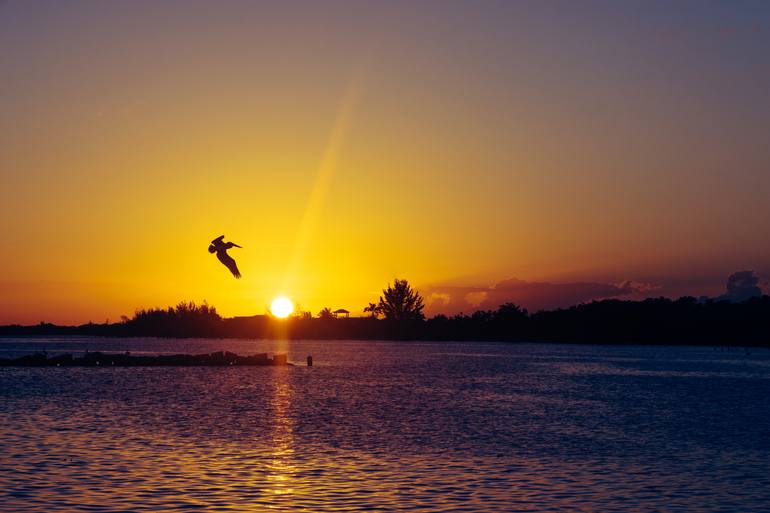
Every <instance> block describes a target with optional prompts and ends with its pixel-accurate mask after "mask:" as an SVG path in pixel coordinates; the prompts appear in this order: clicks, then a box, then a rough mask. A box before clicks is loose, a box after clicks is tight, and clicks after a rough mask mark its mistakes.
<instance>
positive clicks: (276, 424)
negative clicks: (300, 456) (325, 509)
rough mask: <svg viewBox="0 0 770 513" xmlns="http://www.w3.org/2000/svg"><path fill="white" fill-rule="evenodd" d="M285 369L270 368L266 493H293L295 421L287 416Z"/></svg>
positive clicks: (288, 388) (289, 393) (289, 392)
mask: <svg viewBox="0 0 770 513" xmlns="http://www.w3.org/2000/svg"><path fill="white" fill-rule="evenodd" d="M289 370H290V369H287V368H273V369H272V372H273V396H272V398H271V400H270V414H271V416H272V419H273V428H272V433H271V436H270V440H271V443H272V449H271V457H270V460H269V461H268V463H267V482H268V490H267V493H268V494H274V495H286V494H291V493H294V489H293V488H292V483H293V478H294V474H295V472H296V466H295V465H294V422H293V420H292V418H291V415H290V411H289V409H290V407H291V399H292V397H291V396H292V390H291V386H290V384H289V373H288V371H289Z"/></svg>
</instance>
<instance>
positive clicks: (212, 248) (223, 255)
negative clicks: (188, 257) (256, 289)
mask: <svg viewBox="0 0 770 513" xmlns="http://www.w3.org/2000/svg"><path fill="white" fill-rule="evenodd" d="M224 238H225V236H224V235H220V236H219V237H217V238H216V239H214V240H212V241H211V244H209V253H216V254H217V258H218V259H219V261H220V262H222V263H223V264H224V266H225V267H227V268H228V269H230V272H231V273H233V276H235V277H236V278H240V277H241V272H240V271H239V270H238V266H237V265H235V260H233V257H231V256H230V255H228V254H227V250H228V249H230V248H240V247H241V246H239V245H238V244H236V243H234V242H225V241H224V240H223V239H224Z"/></svg>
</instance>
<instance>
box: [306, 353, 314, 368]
mask: <svg viewBox="0 0 770 513" xmlns="http://www.w3.org/2000/svg"><path fill="white" fill-rule="evenodd" d="M307 366H308V367H312V366H313V357H312V356H310V355H308V357H307Z"/></svg>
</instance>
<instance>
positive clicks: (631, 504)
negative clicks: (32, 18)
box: [0, 339, 770, 512]
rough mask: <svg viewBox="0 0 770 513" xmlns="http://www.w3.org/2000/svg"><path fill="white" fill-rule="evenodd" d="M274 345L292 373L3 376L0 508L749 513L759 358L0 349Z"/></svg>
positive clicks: (14, 350)
mask: <svg viewBox="0 0 770 513" xmlns="http://www.w3.org/2000/svg"><path fill="white" fill-rule="evenodd" d="M43 347H45V348H46V349H48V351H49V352H62V351H83V350H85V349H90V350H98V349H103V350H115V351H118V350H119V351H123V350H132V351H134V352H150V353H157V352H203V351H213V350H220V349H227V350H232V351H234V352H239V353H251V352H258V351H259V352H261V351H275V350H286V351H288V353H289V358H290V360H292V361H295V362H298V363H302V362H304V359H305V357H306V356H307V355H308V354H312V355H313V357H314V360H315V366H314V367H312V368H308V367H305V366H304V365H298V366H296V367H290V368H268V367H252V368H247V367H238V368H98V369H97V368H93V369H91V368H86V369H83V368H32V369H23V368H15V369H14V368H0V511H13V512H25V511H46V512H56V511H67V512H77V511H194V510H201V511H239V512H243V511H268V510H274V511H311V512H312V511H363V510H366V511H418V510H419V511H485V512H487V511H488V512H494V511H580V512H596V511H601V512H611V511H624V512H637V511H638V512H641V511H645V512H649V511H662V512H668V511H686V512H716V511H724V512H735V511H741V512H754V511H757V512H758V511H767V510H768V504H770V407H768V401H769V399H770V351H768V350H762V349H760V350H756V349H753V350H752V351H751V354H745V352H744V351H730V352H728V351H721V350H717V349H714V348H708V347H707V348H692V347H685V348H672V347H602V346H565V345H537V344H526V345H512V344H496V343H427V342H351V341H328V342H315V341H289V342H276V341H273V342H268V341H234V340H215V341H202V340H170V341H169V340H157V339H132V340H108V339H48V340H46V339H36V340H34V341H30V340H23V341H20V340H8V339H6V340H0V355H5V356H8V355H18V354H21V352H23V351H25V350H30V349H42V348H43Z"/></svg>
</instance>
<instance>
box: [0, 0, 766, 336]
mask: <svg viewBox="0 0 770 513" xmlns="http://www.w3.org/2000/svg"><path fill="white" fill-rule="evenodd" d="M769 48H770V2H763V1H757V2H749V1H746V2H717V3H714V2H705V1H697V2H647V1H645V2H614V1H612V2H610V1H608V2H581V3H580V4H579V5H577V4H576V3H574V2H548V1H537V2H535V1H533V2H510V1H500V2H492V1H480V2H470V1H466V2H451V1H440V2H439V1H435V2H429V1H420V2H415V1H404V2H396V1H388V2H385V1H381V2H365V1H350V2H331V1H324V2H315V1H312V2H292V1H280V2H246V1H243V2H238V1H218V2H192V1H184V2H183V1H178V2H174V1H167V2H155V1H146V2H140V1H132V2H104V1H93V2H75V1H73V2H58V1H51V2H36V1H5V2H0V72H1V73H2V80H1V81H0V205H2V210H3V215H2V217H0V229H2V233H3V234H4V240H5V241H4V243H3V245H2V252H0V323H9V322H22V323H29V322H38V321H41V320H45V321H53V322H59V323H79V322H86V321H89V320H92V321H95V322H102V321H104V320H105V319H107V318H109V319H111V320H117V319H118V317H119V316H120V315H121V314H129V315H130V314H131V313H132V312H133V311H134V309H135V308H136V307H142V306H144V307H149V306H165V305H168V304H174V303H176V302H177V301H179V300H183V299H184V300H196V301H202V300H207V301H208V302H209V303H210V304H213V305H215V306H216V307H217V308H218V309H219V311H220V312H221V313H222V314H223V315H226V316H232V315H251V314H256V313H264V312H265V310H266V307H267V305H268V304H269V303H270V301H271V300H272V298H273V297H275V296H276V295H277V294H280V293H283V294H286V295H288V296H289V297H291V298H292V299H294V300H295V301H297V302H299V303H300V304H301V306H302V307H303V308H305V309H310V310H312V311H313V312H314V313H315V312H317V311H318V310H320V309H321V308H322V307H324V306H330V307H332V308H338V307H345V308H348V309H349V310H351V311H353V312H354V313H357V312H360V311H361V309H362V308H363V306H365V305H366V303H367V302H369V301H374V300H375V299H376V298H377V297H378V295H379V291H380V289H381V288H382V287H383V286H384V285H386V283H387V282H389V281H391V280H392V279H393V278H394V277H402V278H407V279H409V280H410V281H411V282H412V283H414V284H415V285H417V287H418V288H420V289H421V290H424V291H426V294H427V295H431V294H432V293H431V292H430V291H435V290H440V289H441V288H442V287H444V289H441V290H443V292H437V293H436V294H438V295H440V294H446V293H447V292H446V290H450V289H448V288H446V287H450V288H451V287H455V288H456V290H466V289H464V288H463V287H466V288H467V287H471V288H470V289H467V290H475V291H478V290H479V287H480V288H482V289H483V288H484V287H490V286H493V285H495V284H496V283H500V282H504V281H505V280H509V279H512V278H516V279H519V280H524V281H526V282H551V283H561V284H569V283H588V284H594V285H597V284H618V283H621V282H625V281H626V280H632V281H634V282H638V283H640V284H641V285H640V286H639V287H638V289H639V291H640V292H639V294H644V293H646V292H650V291H652V293H654V294H668V295H680V294H685V293H691V294H696V295H697V294H718V293H720V292H722V290H723V289H724V282H725V279H726V277H727V275H728V274H730V273H731V272H733V271H736V270H742V269H750V270H754V271H756V272H758V273H759V275H760V276H761V277H762V278H764V279H766V278H767V277H768V276H770V240H768V233H770V201H768V198H770V52H769V51H768V49H769ZM220 234H225V235H226V238H227V239H231V240H233V241H235V242H237V243H239V244H241V245H242V246H244V249H242V250H238V249H234V250H231V254H232V255H233V256H234V257H235V258H236V260H237V261H238V264H239V267H240V268H241V271H242V273H243V279H242V280H240V281H236V280H234V279H233V278H232V277H231V276H230V275H229V274H228V273H227V271H226V269H224V267H222V266H221V265H220V264H219V263H218V262H217V261H216V259H215V258H214V257H213V256H212V255H210V254H209V253H208V252H206V246H207V244H208V242H209V241H210V240H211V239H213V238H214V237H216V236H218V235H220ZM452 290H454V289H452ZM570 297H572V296H570ZM471 303H472V301H471ZM436 305H440V303H435V302H432V308H433V310H434V311H436V308H437V306H436Z"/></svg>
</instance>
